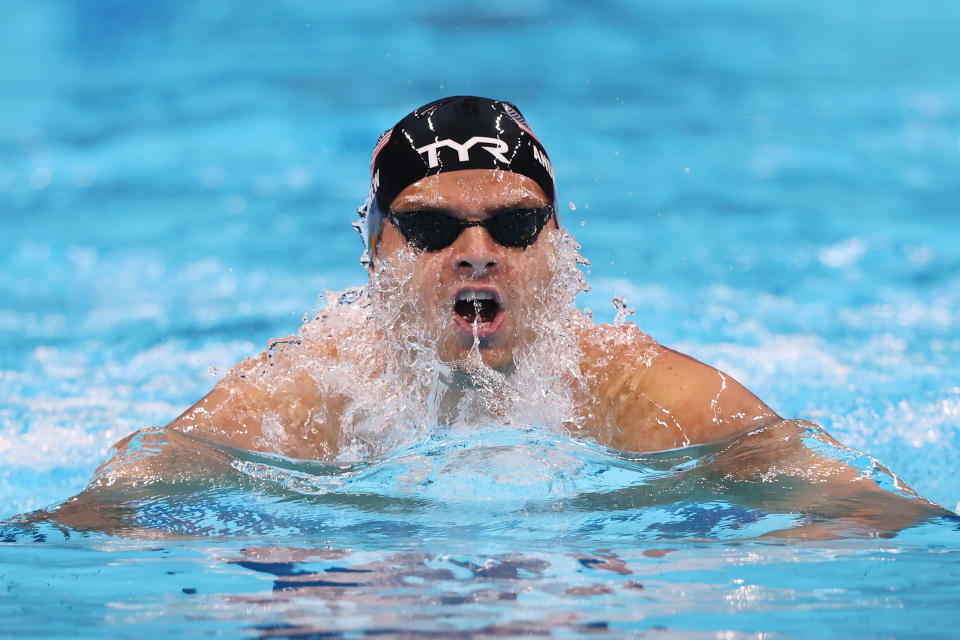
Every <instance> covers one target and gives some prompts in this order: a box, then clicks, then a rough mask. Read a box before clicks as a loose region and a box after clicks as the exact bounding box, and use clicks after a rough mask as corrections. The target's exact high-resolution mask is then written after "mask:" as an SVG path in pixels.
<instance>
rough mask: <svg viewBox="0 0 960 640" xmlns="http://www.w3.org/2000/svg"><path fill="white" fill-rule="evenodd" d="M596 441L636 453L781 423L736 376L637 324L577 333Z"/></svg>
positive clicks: (705, 440) (591, 327) (710, 440)
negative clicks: (660, 339) (677, 348)
mask: <svg viewBox="0 0 960 640" xmlns="http://www.w3.org/2000/svg"><path fill="white" fill-rule="evenodd" d="M578 335H579V338H580V345H581V350H582V359H581V371H582V373H583V376H584V380H585V382H586V390H585V391H586V393H588V394H589V395H590V398H589V399H588V402H589V404H591V405H592V407H591V409H592V410H591V415H592V416H593V420H592V422H593V425H594V430H596V431H597V433H598V439H600V440H601V441H606V442H608V443H609V444H610V445H611V446H615V447H617V448H623V449H630V450H653V449H666V448H672V447H677V446H684V445H688V444H696V443H703V442H712V441H716V440H720V439H722V438H724V437H727V436H729V435H731V434H733V433H736V432H739V431H743V430H744V429H748V428H750V427H752V426H757V425H759V424H766V423H767V422H770V421H773V420H777V419H779V417H778V416H777V415H776V413H774V412H773V411H772V410H771V409H770V408H769V407H767V405H765V404H764V403H763V402H762V401H761V400H760V399H759V398H757V397H756V396H755V395H753V394H752V393H750V391H748V390H747V389H746V388H745V387H744V386H743V385H741V384H740V383H739V382H737V381H736V380H734V379H733V378H732V377H731V376H729V375H727V374H725V373H723V372H722V371H719V370H718V369H715V368H713V367H711V366H709V365H707V364H704V363H702V362H700V361H699V360H696V359H694V358H691V357H690V356H687V355H684V354H682V353H680V352H678V351H674V350H673V349H669V348H667V347H665V346H663V345H661V344H659V343H658V342H656V340H654V339H653V338H651V337H650V336H648V335H647V334H645V333H643V332H642V331H640V329H639V328H637V327H636V326H635V325H632V324H623V325H619V326H612V325H593V326H588V327H584V328H582V329H579V330H578Z"/></svg>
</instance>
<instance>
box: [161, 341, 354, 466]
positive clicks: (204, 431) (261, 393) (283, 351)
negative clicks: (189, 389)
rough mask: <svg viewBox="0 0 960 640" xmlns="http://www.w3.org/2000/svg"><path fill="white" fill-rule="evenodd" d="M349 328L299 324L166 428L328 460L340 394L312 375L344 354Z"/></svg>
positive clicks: (237, 367) (335, 437)
mask: <svg viewBox="0 0 960 640" xmlns="http://www.w3.org/2000/svg"><path fill="white" fill-rule="evenodd" d="M355 333H356V327H351V326H350V325H348V324H341V325H336V326H323V325H322V324H313V323H307V324H306V325H304V327H303V328H301V330H300V332H299V333H298V334H296V335H292V336H286V337H282V338H276V339H273V340H270V341H269V342H268V343H267V346H266V349H265V350H264V351H263V352H262V353H260V354H259V355H257V356H255V357H250V358H246V359H244V360H242V361H241V362H239V363H238V364H237V365H235V366H234V367H233V368H232V369H231V370H230V371H229V372H228V373H227V375H225V376H224V377H223V378H222V379H221V380H220V381H219V382H218V383H217V384H216V386H215V387H214V388H213V390H212V391H210V393H208V394H207V395H206V396H204V397H203V398H202V399H201V400H200V401H199V402H197V403H196V404H195V405H193V406H192V407H190V408H189V409H187V410H186V411H185V412H184V413H183V414H182V415H180V416H179V417H177V418H176V419H175V420H174V421H173V422H171V423H170V425H169V426H170V427H172V428H174V429H177V430H178V431H183V432H185V433H194V434H196V435H202V436H204V437H208V438H210V439H213V440H216V441H219V442H224V443H227V444H231V445H233V446H237V447H242V448H245V449H253V450H260V451H273V452H277V453H281V454H284V455H289V456H293V457H301V458H317V459H323V458H329V457H331V456H332V455H334V454H335V453H336V448H337V441H338V439H339V413H338V408H339V404H340V402H339V401H340V399H339V398H338V397H336V395H335V394H330V393H327V392H325V390H324V389H322V388H321V385H320V384H319V383H318V378H319V376H318V372H319V371H322V370H323V369H324V368H325V367H330V366H332V365H334V364H337V363H340V362H341V361H342V360H343V358H345V357H349V354H345V353H344V352H343V349H342V348H341V345H342V344H344V342H345V341H348V339H349V338H350V337H351V336H352V335H354V334H355Z"/></svg>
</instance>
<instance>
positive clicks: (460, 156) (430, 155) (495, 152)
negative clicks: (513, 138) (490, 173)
mask: <svg viewBox="0 0 960 640" xmlns="http://www.w3.org/2000/svg"><path fill="white" fill-rule="evenodd" d="M478 144H481V145H483V146H481V147H480V148H481V149H483V150H484V151H486V152H488V153H489V154H490V155H492V156H493V157H494V158H496V159H497V160H498V161H499V162H502V163H504V164H510V161H509V160H507V158H506V157H505V156H504V155H503V152H504V151H507V150H509V149H510V147H509V145H507V143H506V142H504V141H503V140H499V139H497V138H487V137H484V136H473V137H472V138H470V139H469V140H467V141H466V142H464V143H463V144H458V143H456V142H454V141H453V140H450V139H449V138H448V139H446V140H437V141H436V142H431V143H430V144H427V145H424V146H422V147H420V148H418V149H417V153H419V154H421V155H422V154H424V153H426V154H427V166H428V167H429V168H431V169H433V168H434V167H436V166H437V165H438V164H440V161H439V159H438V158H437V151H438V150H439V149H440V148H441V147H450V148H451V149H455V150H456V152H457V160H459V161H460V162H468V161H469V160H470V148H471V147H473V146H474V145H478ZM490 145H492V146H490Z"/></svg>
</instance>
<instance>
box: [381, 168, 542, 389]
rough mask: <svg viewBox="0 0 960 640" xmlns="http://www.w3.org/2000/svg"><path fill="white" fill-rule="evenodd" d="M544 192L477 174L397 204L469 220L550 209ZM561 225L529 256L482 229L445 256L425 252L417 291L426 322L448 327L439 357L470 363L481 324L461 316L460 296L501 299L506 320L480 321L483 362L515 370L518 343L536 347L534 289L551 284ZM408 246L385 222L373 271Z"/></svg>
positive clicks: (424, 186) (499, 175) (440, 182)
mask: <svg viewBox="0 0 960 640" xmlns="http://www.w3.org/2000/svg"><path fill="white" fill-rule="evenodd" d="M549 202H550V201H549V200H548V199H547V197H546V196H545V195H544V193H543V190H542V189H541V188H540V186H539V185H538V184H537V183H536V182H534V181H533V180H531V179H530V178H527V177H526V176H522V175H520V174H517V173H510V172H506V171H486V170H482V169H474V170H468V171H456V172H451V173H441V174H438V175H435V176H430V177H428V178H424V179H423V180H420V181H419V182H416V183H414V184H412V185H410V186H409V187H407V188H406V189H404V190H403V191H402V192H401V193H400V194H399V195H398V196H397V197H396V198H395V199H394V200H393V202H392V203H391V209H393V210H394V211H423V210H432V211H440V212H443V213H446V214H448V215H452V216H455V217H457V218H461V219H463V220H467V221H480V220H484V219H486V218H487V217H489V216H490V215H492V214H495V213H498V212H502V211H507V210H510V209H520V208H539V207H545V206H547V205H548V204H549ZM555 233H557V226H556V222H555V220H551V221H550V222H548V223H547V226H546V227H545V228H544V229H543V230H542V231H541V233H540V236H539V237H538V238H537V241H536V242H535V243H534V244H533V245H531V246H530V247H527V248H526V249H521V248H512V247H505V246H503V245H501V244H499V243H497V242H496V241H495V240H494V239H493V238H492V237H491V236H490V234H489V233H488V232H487V230H486V229H484V228H483V227H480V226H475V227H469V228H467V229H465V230H464V231H463V232H462V233H461V234H460V235H459V236H458V237H457V239H456V240H455V241H454V242H453V244H451V245H450V246H448V247H446V248H444V249H441V250H439V251H419V252H418V253H417V258H416V264H415V266H414V275H413V282H412V285H413V288H414V290H415V295H416V296H417V297H418V298H419V301H420V303H419V304H418V305H417V306H416V309H417V311H418V312H419V313H420V317H419V318H418V321H420V322H423V323H424V324H427V325H430V326H439V327H441V328H442V334H441V335H442V337H441V344H440V348H439V354H440V357H441V359H442V360H444V361H446V362H453V361H455V360H462V359H464V358H466V356H467V354H468V353H469V351H470V348H471V347H472V346H473V343H474V326H473V324H474V323H471V322H470V321H469V320H467V319H465V318H464V317H463V316H462V315H461V314H458V313H457V312H456V311H455V304H454V303H455V301H456V299H457V296H458V294H464V293H468V292H485V293H487V294H490V295H493V296H494V298H495V300H496V302H497V306H498V313H497V315H496V317H495V318H494V319H493V321H491V322H477V323H475V324H476V333H477V338H478V339H479V347H480V353H481V355H482V357H483V362H484V364H486V365H487V366H489V367H492V368H494V369H497V370H500V371H509V370H510V369H511V368H512V360H513V352H514V350H515V349H516V347H517V345H518V344H522V343H529V342H530V341H531V340H533V337H534V335H533V333H534V331H535V329H536V327H535V325H534V323H535V321H536V319H535V315H536V310H535V309H534V308H533V305H532V304H531V303H532V298H533V296H532V295H531V294H532V290H533V289H534V288H535V287H537V286H538V285H540V284H541V283H543V282H544V281H546V280H547V279H548V278H549V277H550V275H551V274H550V272H549V266H548V260H547V255H546V253H547V252H548V251H551V250H552V249H551V242H550V241H551V236H552V235H553V234H555ZM406 246H407V240H406V238H405V237H404V236H403V235H402V234H401V233H400V231H399V230H398V229H397V228H396V227H395V226H394V225H393V224H391V223H389V222H386V223H384V226H383V230H382V233H381V236H380V240H379V242H378V243H377V247H376V255H375V258H374V261H373V264H372V268H373V269H376V264H377V258H384V257H387V256H389V255H390V254H392V253H395V252H396V251H399V250H400V249H402V248H405V247H406Z"/></svg>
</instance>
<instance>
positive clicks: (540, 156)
mask: <svg viewBox="0 0 960 640" xmlns="http://www.w3.org/2000/svg"><path fill="white" fill-rule="evenodd" d="M533 157H534V158H536V159H537V162H539V163H540V164H541V165H543V168H544V169H546V170H547V174H548V175H549V176H550V179H551V180H553V181H554V182H556V181H557V179H556V178H555V177H554V176H553V163H552V162H550V158H548V157H547V154H545V153H544V152H542V151H540V149H537V148H536V147H533Z"/></svg>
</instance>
